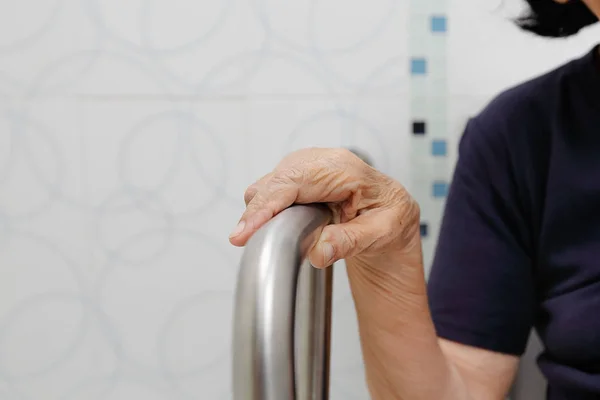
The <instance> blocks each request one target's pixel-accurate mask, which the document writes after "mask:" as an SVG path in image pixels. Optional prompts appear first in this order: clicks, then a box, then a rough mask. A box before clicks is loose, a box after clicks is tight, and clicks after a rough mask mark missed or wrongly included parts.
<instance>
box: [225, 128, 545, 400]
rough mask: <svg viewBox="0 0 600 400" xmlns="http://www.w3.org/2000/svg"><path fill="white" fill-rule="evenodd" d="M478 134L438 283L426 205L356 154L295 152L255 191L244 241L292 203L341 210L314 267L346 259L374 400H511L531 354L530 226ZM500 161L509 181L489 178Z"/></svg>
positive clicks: (468, 145)
mask: <svg viewBox="0 0 600 400" xmlns="http://www.w3.org/2000/svg"><path fill="white" fill-rule="evenodd" d="M466 137H467V140H466V141H465V140H464V139H463V144H462V146H461V149H462V151H461V158H460V160H459V163H458V166H457V169H456V171H455V178H454V181H453V185H452V187H451V190H450V193H449V198H448V201H447V207H446V213H445V216H444V223H443V224H442V225H443V228H442V233H441V235H440V239H439V241H438V251H437V255H436V262H435V263H434V267H433V270H432V275H431V276H430V281H429V287H427V285H426V284H425V277H424V268H423V261H422V253H421V242H420V235H419V220H420V213H419V209H418V206H417V205H416V202H415V201H414V200H413V199H412V197H411V196H410V195H409V194H408V193H407V191H406V190H405V189H404V188H403V187H402V185H400V184H399V183H398V182H395V181H393V180H392V179H390V178H389V177H386V176H385V175H383V174H381V173H380V172H378V171H376V170H374V169H372V168H371V167H369V166H367V165H366V164H365V163H363V162H362V161H360V160H359V159H358V158H357V157H356V156H354V155H353V154H351V153H349V152H347V151H340V150H331V149H306V150H302V151H299V152H296V153H292V154H291V155H290V156H288V157H286V158H285V159H284V160H283V161H282V163H281V164H280V165H279V166H278V167H277V168H276V169H275V170H274V171H273V173H271V174H269V175H267V176H265V177H264V178H263V179H261V180H260V181H258V182H257V183H255V184H254V185H252V186H250V187H249V188H248V190H247V191H246V194H245V201H246V204H247V207H246V211H245V212H244V214H243V215H242V218H241V223H240V225H238V228H237V229H236V230H235V231H234V234H233V235H232V236H231V238H230V240H231V242H232V243H233V244H235V245H244V243H245V242H246V241H247V239H248V238H249V237H250V236H251V235H252V233H253V232H255V231H256V230H257V229H258V228H259V227H260V226H262V225H263V224H264V223H265V222H266V221H268V220H269V219H270V218H272V216H273V215H275V214H277V213H278V212H280V211H281V210H283V209H285V208H286V207H288V206H290V205H291V204H294V203H314V202H320V203H326V204H328V205H329V206H330V207H331V209H332V210H333V212H334V219H335V222H336V223H335V224H333V225H328V226H327V227H325V228H323V231H322V232H321V234H320V236H319V237H318V238H317V240H316V242H315V243H314V245H313V247H312V249H311V251H310V253H309V259H310V261H311V263H312V264H313V265H314V266H316V267H320V268H324V267H327V266H329V265H331V264H332V263H333V262H335V261H337V260H341V259H345V260H346V264H347V272H348V275H349V280H350V285H351V290H352V295H353V298H354V303H355V307H356V312H357V316H358V324H359V331H360V338H361V347H362V351H363V357H364V360H365V366H366V378H367V382H368V386H369V390H370V392H371V395H372V398H373V399H374V400H393V399H402V400H430V399H431V400H487V399H490V400H495V399H502V398H504V396H505V395H506V393H507V392H508V390H509V387H510V384H511V382H512V380H513V376H514V374H515V371H516V368H517V363H518V356H519V354H521V352H522V349H521V347H522V348H523V349H524V347H525V344H526V341H527V336H528V333H529V329H530V327H531V319H532V311H531V310H532V309H533V303H532V302H533V295H532V293H533V286H532V280H531V276H530V275H531V274H530V271H531V270H530V269H529V265H528V264H527V262H528V259H527V256H526V255H525V251H524V250H523V249H522V248H521V246H520V242H521V238H519V237H518V236H519V235H518V233H517V232H516V231H515V229H514V226H516V225H518V226H522V225H524V224H523V223H522V221H518V218H517V217H518V216H516V215H513V214H512V213H511V209H509V208H510V207H508V208H507V207H506V206H505V205H508V204H510V202H509V201H508V202H507V199H506V198H505V196H511V195H512V194H511V192H510V190H509V191H507V192H504V191H503V190H501V189H502V188H501V187H491V186H492V185H498V184H500V183H501V181H502V180H504V181H508V182H509V183H510V182H512V181H511V176H510V174H509V173H507V170H506V168H505V166H504V165H502V162H499V163H494V161H492V160H494V158H497V157H495V155H496V153H500V155H501V156H504V153H503V151H502V150H501V147H500V146H498V145H496V144H495V143H494V144H491V143H487V142H488V141H487V139H486V140H484V142H485V143H483V146H482V145H481V143H476V144H474V143H475V142H479V141H480V138H479V135H475V134H473V133H472V134H467V135H466ZM472 139H475V140H472ZM489 151H491V152H492V153H493V154H488V152H489ZM500 161H502V160H500ZM490 162H491V163H492V164H493V165H492V167H493V168H491V171H492V172H493V173H496V174H499V175H500V176H492V175H490V174H489V172H490V171H488V168H486V163H490ZM504 203H506V204H504ZM513 208H514V207H513ZM432 278H433V280H432ZM432 282H433V284H432ZM459 343H462V344H459Z"/></svg>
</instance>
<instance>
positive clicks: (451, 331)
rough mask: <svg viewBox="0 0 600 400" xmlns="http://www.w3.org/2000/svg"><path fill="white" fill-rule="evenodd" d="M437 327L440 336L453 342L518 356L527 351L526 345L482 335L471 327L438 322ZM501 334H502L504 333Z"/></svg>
mask: <svg viewBox="0 0 600 400" xmlns="http://www.w3.org/2000/svg"><path fill="white" fill-rule="evenodd" d="M435 328H436V332H437V335H438V337H439V338H442V339H446V340H450V341H452V342H457V343H460V344H464V345H467V346H473V347H478V348H481V349H484V350H489V351H493V352H496V353H502V354H507V355H513V356H517V357H520V356H522V355H523V353H524V352H525V347H524V346H523V345H522V344H520V343H519V344H516V343H514V342H510V341H507V340H500V338H499V337H496V336H494V337H490V336H486V335H481V334H478V333H476V332H473V331H471V330H469V329H465V328H459V327H456V326H452V325H451V324H440V323H436V327H435ZM499 336H502V334H500V335H499Z"/></svg>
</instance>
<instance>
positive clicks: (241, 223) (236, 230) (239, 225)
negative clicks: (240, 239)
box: [229, 221, 246, 238]
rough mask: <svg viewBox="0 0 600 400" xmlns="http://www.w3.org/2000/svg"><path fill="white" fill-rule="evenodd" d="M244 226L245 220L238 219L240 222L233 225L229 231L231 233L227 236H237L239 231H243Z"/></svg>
mask: <svg viewBox="0 0 600 400" xmlns="http://www.w3.org/2000/svg"><path fill="white" fill-rule="evenodd" d="M245 227H246V222H244V221H240V223H239V224H237V226H236V227H235V229H234V230H233V232H231V235H229V237H230V238H232V237H236V236H238V235H239V234H240V233H242V232H243V231H244V228H245Z"/></svg>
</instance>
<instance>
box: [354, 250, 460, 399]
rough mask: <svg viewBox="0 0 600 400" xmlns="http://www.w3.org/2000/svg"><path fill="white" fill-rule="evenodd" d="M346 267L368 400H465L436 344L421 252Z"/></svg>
mask: <svg viewBox="0 0 600 400" xmlns="http://www.w3.org/2000/svg"><path fill="white" fill-rule="evenodd" d="M347 265H348V275H349V279H350V284H351V288H352V295H353V298H354V302H355V307H356V312H357V316H358V325H359V331H360V338H361V346H362V351H363V357H364V361H365V369H366V378H367V383H368V385H369V390H370V392H371V396H372V398H373V400H391V399H410V400H429V399H431V400H434V399H435V400H441V399H443V400H469V395H468V393H467V389H466V385H465V384H464V382H463V380H462V377H461V376H460V374H459V373H458V370H457V369H456V368H454V366H453V364H452V363H451V361H450V360H448V359H447V358H446V356H445V355H444V353H443V352H442V349H441V348H440V346H439V343H438V339H437V336H436V333H435V328H434V325H433V322H432V319H431V316H430V312H429V307H428V302H427V293H426V284H425V277H424V273H423V267H422V257H421V254H420V250H419V251H418V252H415V254H414V255H413V256H412V257H411V256H407V255H406V254H389V255H385V256H381V257H378V259H377V260H369V261H364V260H348V261H347Z"/></svg>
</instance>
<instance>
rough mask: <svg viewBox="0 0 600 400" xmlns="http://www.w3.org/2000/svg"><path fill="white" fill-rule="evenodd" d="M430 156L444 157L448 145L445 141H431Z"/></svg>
mask: <svg viewBox="0 0 600 400" xmlns="http://www.w3.org/2000/svg"><path fill="white" fill-rule="evenodd" d="M431 154H432V155H434V156H441V157H444V156H446V155H447V154H448V144H447V143H446V141H445V140H441V139H438V140H433V141H432V142H431Z"/></svg>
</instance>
